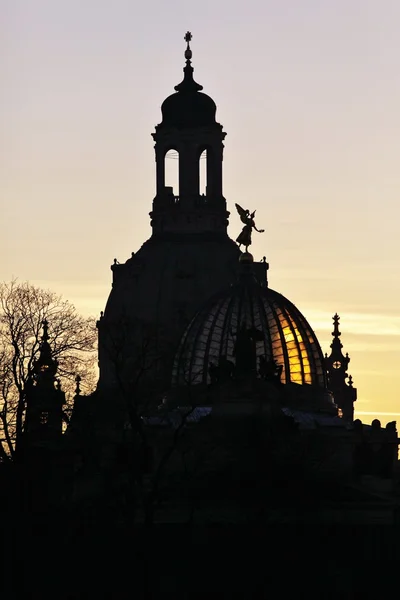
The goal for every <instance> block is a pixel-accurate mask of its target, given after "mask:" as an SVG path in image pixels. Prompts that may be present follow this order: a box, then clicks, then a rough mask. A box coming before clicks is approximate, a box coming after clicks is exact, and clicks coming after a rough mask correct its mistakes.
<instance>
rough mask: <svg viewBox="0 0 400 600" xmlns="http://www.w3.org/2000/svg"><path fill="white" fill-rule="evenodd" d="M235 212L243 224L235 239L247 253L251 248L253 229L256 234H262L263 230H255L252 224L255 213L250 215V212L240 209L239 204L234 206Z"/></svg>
mask: <svg viewBox="0 0 400 600" xmlns="http://www.w3.org/2000/svg"><path fill="white" fill-rule="evenodd" d="M235 206H236V210H237V211H238V213H239V216H240V220H241V221H242V223H244V227H243V229H242V231H241V232H240V234H239V236H238V237H237V238H236V241H237V243H238V244H239V248H240V246H242V245H243V246H244V247H245V248H246V252H248V247H249V246H251V232H252V230H253V229H255V230H256V231H257V232H258V233H264V229H257V227H256V224H255V222H254V217H255V214H256V211H254V212H252V213H250V211H249V210H248V209H247V208H246V209H244V208H242V207H241V206H239V204H235Z"/></svg>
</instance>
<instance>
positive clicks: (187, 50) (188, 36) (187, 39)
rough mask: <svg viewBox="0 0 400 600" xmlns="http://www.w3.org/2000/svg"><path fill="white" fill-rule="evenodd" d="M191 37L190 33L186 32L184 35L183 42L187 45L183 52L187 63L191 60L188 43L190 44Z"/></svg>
mask: <svg viewBox="0 0 400 600" xmlns="http://www.w3.org/2000/svg"><path fill="white" fill-rule="evenodd" d="M192 37H193V36H192V34H191V32H190V31H187V32H186V33H185V37H184V40H185V42H186V43H187V46H186V50H185V58H186V60H187V61H190V60H191V58H192V50H191V48H190V42H191V39H192Z"/></svg>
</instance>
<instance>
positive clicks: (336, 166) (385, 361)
mask: <svg viewBox="0 0 400 600" xmlns="http://www.w3.org/2000/svg"><path fill="white" fill-rule="evenodd" d="M0 11H1V14H0V23H1V24H0V30H1V31H0V38H1V42H0V44H1V48H0V52H1V57H2V59H1V61H0V76H1V82H2V86H1V87H2V94H1V100H0V104H1V121H0V153H1V156H0V192H1V195H0V202H1V215H2V225H3V227H2V232H1V236H0V256H1V262H0V279H1V280H10V279H11V278H13V277H17V278H19V279H20V280H29V281H30V282H31V283H34V284H37V285H40V286H44V287H46V288H50V289H52V290H54V291H56V292H58V293H60V294H62V295H63V296H65V297H66V298H67V299H69V300H70V301H71V302H73V303H74V304H75V305H76V307H77V308H78V310H79V311H80V312H82V313H84V314H94V315H98V314H99V312H100V310H103V309H104V306H105V303H106V300H107V296H108V293H109V291H110V284H111V271H110V265H111V263H112V261H113V259H114V257H116V258H118V259H119V260H120V261H121V262H122V261H125V260H126V259H127V258H128V257H129V256H130V254H131V252H132V251H136V250H138V249H139V247H140V246H141V244H142V243H143V242H144V241H145V240H146V239H147V238H148V237H149V235H150V223H149V216H148V213H149V211H150V210H151V203H152V199H153V196H154V193H155V162H154V154H153V140H152V138H151V133H152V132H153V131H154V126H155V125H156V124H157V123H159V122H160V120H161V113H160V105H161V103H162V101H163V100H164V98H165V97H166V96H168V95H169V94H170V93H172V92H173V87H174V85H176V84H177V83H179V82H180V80H181V79H182V68H183V66H184V58H183V53H184V49H185V43H184V40H183V37H184V34H185V32H186V31H187V30H188V29H189V30H191V31H192V33H193V41H192V50H193V66H194V68H195V79H196V80H197V81H198V82H199V83H201V84H202V85H203V86H204V92H206V93H207V94H209V95H211V96H212V97H213V99H214V100H215V102H216V104H217V107H218V110H217V120H218V121H219V122H221V123H222V124H223V126H224V130H225V131H226V132H227V137H226V140H225V156H224V195H225V197H226V199H227V201H228V207H229V210H231V213H232V215H231V220H230V223H231V224H230V228H229V231H230V235H231V237H233V238H236V236H237V234H238V232H239V231H240V227H241V224H240V221H239V218H238V216H237V215H236V214H235V209H234V204H235V202H237V203H239V204H241V205H242V206H244V207H245V208H249V209H251V210H254V209H256V210H257V214H256V217H257V220H256V222H257V226H258V227H259V228H264V229H265V230H266V231H265V233H264V234H261V235H259V234H254V244H253V246H252V253H253V254H254V257H255V259H256V260H260V259H261V258H262V256H264V255H265V256H266V257H267V260H268V261H269V263H270V272H269V281H270V286H271V287H272V288H274V289H276V290H277V291H279V292H281V293H282V294H284V295H285V296H287V297H288V298H289V299H290V300H291V301H292V302H294V303H295V304H296V306H297V307H298V308H299V309H300V310H301V311H302V312H303V314H304V315H305V316H306V318H307V319H308V321H309V322H310V324H311V325H312V327H313V328H314V329H315V331H316V333H317V335H318V337H319V340H320V343H321V345H322V348H323V350H324V352H325V351H329V344H330V340H331V335H330V333H331V331H332V315H333V314H334V313H335V312H338V313H339V315H340V316H341V329H342V341H343V344H344V351H347V352H349V354H350V356H351V363H350V368H349V372H351V374H352V375H353V379H354V383H355V386H356V387H357V388H358V398H359V399H358V401H357V406H356V408H357V413H356V415H358V416H360V418H362V419H363V420H365V422H370V421H371V419H372V418H374V417H375V416H376V415H378V416H379V415H382V416H381V417H380V418H381V419H382V422H383V423H385V422H387V421H388V420H392V419H395V418H397V419H398V421H400V395H399V393H398V389H397V388H398V373H399V368H398V363H399V360H400V310H399V309H400V280H399V274H398V271H399V258H400V232H399V221H400V208H399V199H400V169H399V158H400V45H399V41H398V37H399V33H398V31H399V22H400V2H399V1H398V0H380V1H379V2H378V0H327V1H325V2H324V1H321V0H301V1H300V0H279V1H278V0H274V1H272V0H258V1H254V0H247V1H246V2H243V1H240V2H239V1H236V0H202V2H196V3H195V2H193V1H191V0H187V1H183V0H169V1H168V2H166V1H165V0H157V1H154V0H147V2H139V1H138V0H112V1H111V0H3V2H2V3H1V9H0ZM396 414H397V415H398V416H397V417H396V416H393V417H392V415H396Z"/></svg>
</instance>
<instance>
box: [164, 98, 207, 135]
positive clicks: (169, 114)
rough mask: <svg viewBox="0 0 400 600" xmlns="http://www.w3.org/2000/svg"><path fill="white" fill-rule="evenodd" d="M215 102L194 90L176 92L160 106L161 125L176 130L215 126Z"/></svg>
mask: <svg viewBox="0 0 400 600" xmlns="http://www.w3.org/2000/svg"><path fill="white" fill-rule="evenodd" d="M216 110H217V107H216V105H215V102H214V100H213V99H212V98H210V96H207V94H202V93H201V92H198V91H195V90H193V91H192V90H188V91H178V92H175V94H172V95H171V96H168V98H167V99H166V100H164V102H163V104H162V106H161V112H162V116H163V120H162V125H164V126H167V127H176V128H177V129H186V128H187V129H190V128H192V127H206V126H207V125H213V124H215V112H216Z"/></svg>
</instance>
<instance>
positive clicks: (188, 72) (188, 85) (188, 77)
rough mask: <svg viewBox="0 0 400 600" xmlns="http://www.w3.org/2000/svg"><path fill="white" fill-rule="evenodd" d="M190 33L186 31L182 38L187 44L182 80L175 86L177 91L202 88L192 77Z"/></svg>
mask: <svg viewBox="0 0 400 600" xmlns="http://www.w3.org/2000/svg"><path fill="white" fill-rule="evenodd" d="M192 37H193V36H192V34H191V32H190V31H187V32H186V34H185V37H184V40H185V42H186V44H187V46H186V50H185V58H186V66H185V67H184V68H183V73H184V77H183V81H182V82H181V83H178V85H176V86H175V88H174V89H175V90H176V91H177V92H199V91H200V90H202V89H203V86H202V85H200V84H199V83H196V82H195V81H194V79H193V70H194V69H193V67H192V55H193V53H192V49H191V47H190V42H191V40H192Z"/></svg>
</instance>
